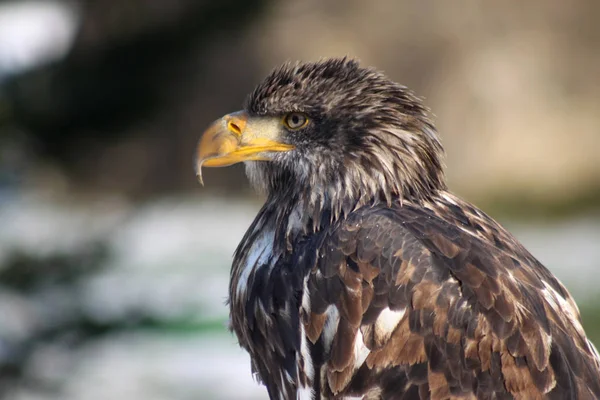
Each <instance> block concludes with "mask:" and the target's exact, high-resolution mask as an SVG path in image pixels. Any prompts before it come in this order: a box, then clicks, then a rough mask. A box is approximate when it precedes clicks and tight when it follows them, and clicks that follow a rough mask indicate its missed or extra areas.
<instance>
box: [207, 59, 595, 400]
mask: <svg viewBox="0 0 600 400" xmlns="http://www.w3.org/2000/svg"><path fill="white" fill-rule="evenodd" d="M442 156H443V149H442V145H441V144H440V139H439V137H438V134H437V132H436V129H435V127H434V125H433V123H432V121H431V119H430V117H429V115H428V110H427V109H426V108H425V107H424V106H423V104H422V102H421V101H420V99H419V98H417V97H415V96H414V95H413V94H412V93H411V92H410V91H409V90H408V89H407V88H405V87H403V86H400V85H398V84H396V83H394V82H392V81H391V80H389V79H388V78H386V77H385V76H384V75H383V74H381V73H379V72H377V71H375V70H373V69H370V68H363V67H361V66H359V64H358V63H357V62H356V61H354V60H349V59H345V58H344V59H328V60H323V61H320V62H315V63H296V64H290V63H288V64H285V65H283V66H281V67H279V68H277V69H275V70H274V71H273V72H272V73H271V74H270V75H268V76H267V78H266V79H265V80H264V81H263V82H262V83H260V84H259V85H258V86H257V87H256V89H255V90H254V91H253V92H252V93H251V94H250V95H249V96H248V98H247V100H246V102H245V105H244V109H243V111H239V112H236V113H233V114H229V115H226V116H224V117H223V118H221V119H219V120H217V121H216V122H215V123H214V124H213V125H212V126H211V127H210V128H208V129H207V131H206V132H205V133H204V134H203V135H202V137H201V139H200V142H199V145H198V148H197V172H198V174H199V176H200V171H201V167H221V166H227V165H231V164H234V163H238V162H242V161H243V162H244V163H245V166H246V172H247V175H248V177H249V180H250V182H251V184H252V185H253V186H254V187H255V188H257V189H258V190H259V191H260V192H263V193H264V194H265V196H266V202H265V204H264V206H263V207H262V208H261V210H260V212H259V213H258V215H257V216H256V218H255V220H254V222H253V223H252V225H251V226H250V228H249V229H248V231H247V232H246V234H245V236H244V237H243V239H242V241H241V243H240V244H239V247H238V248H237V250H236V252H235V254H234V260H233V266H232V269H231V276H230V278H231V279H230V286H229V306H230V327H231V329H232V330H233V331H234V332H235V334H236V335H237V338H238V339H239V343H240V345H241V346H242V347H243V348H244V349H246V350H247V351H248V353H249V354H250V358H251V364H252V370H253V372H254V373H255V375H256V377H257V378H258V379H259V380H260V381H261V382H263V383H264V385H265V386H266V388H267V391H268V394H269V397H270V398H271V399H344V398H345V399H355V398H356V399H360V398H362V399H475V398H477V399H546V398H547V399H598V398H600V358H599V357H598V353H597V351H596V350H595V348H594V346H593V345H592V343H591V342H590V341H589V340H588V339H587V337H586V334H585V332H584V330H583V328H582V324H581V319H580V316H579V311H578V308H577V305H576V304H575V302H574V300H573V298H572V297H571V296H570V295H569V293H568V292H567V290H566V289H565V287H564V286H563V285H562V284H561V283H560V282H559V281H558V280H557V279H556V278H555V277H554V276H553V275H552V273H550V271H548V270H547V269H546V268H545V267H544V266H543V265H542V264H540V262H538V261H537V260H536V259H535V258H534V257H533V256H532V255H531V254H530V253H529V252H528V251H527V250H526V249H525V248H524V247H523V246H522V245H521V244H520V243H519V242H518V241H517V240H516V239H515V238H514V237H513V236H512V235H511V234H510V233H509V232H508V231H506V230H505V229H504V228H503V227H502V226H500V225H499V224H498V223H497V222H496V221H494V220H493V219H492V218H490V217H489V216H487V215H486V214H485V213H483V212H482V211H481V210H479V209H477V208H476V207H475V206H473V205H471V204H469V203H468V202H465V201H463V200H461V199H460V198H458V197H457V196H455V195H454V194H452V193H451V192H449V191H448V189H447V187H446V183H445V178H444V172H443V161H442Z"/></svg>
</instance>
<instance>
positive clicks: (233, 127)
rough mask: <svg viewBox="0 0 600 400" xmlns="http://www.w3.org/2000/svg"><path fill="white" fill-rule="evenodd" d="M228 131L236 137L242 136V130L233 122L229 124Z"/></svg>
mask: <svg viewBox="0 0 600 400" xmlns="http://www.w3.org/2000/svg"><path fill="white" fill-rule="evenodd" d="M227 129H229V130H230V131H231V132H233V133H235V134H236V135H238V136H240V135H241V134H242V129H241V128H240V127H239V126H238V125H237V124H236V123H235V122H233V121H229V122H227Z"/></svg>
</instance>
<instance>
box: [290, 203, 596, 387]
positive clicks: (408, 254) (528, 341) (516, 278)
mask: <svg viewBox="0 0 600 400" xmlns="http://www.w3.org/2000/svg"><path fill="white" fill-rule="evenodd" d="M453 208H454V209H455V210H454V211H452V209H453ZM441 210H442V214H445V217H442V216H440V215H439V213H436V210H435V209H428V208H424V207H417V206H414V205H410V204H406V203H405V204H404V205H399V204H396V205H393V206H392V207H387V206H385V205H382V206H374V207H365V208H363V209H360V210H358V211H356V212H354V213H351V214H350V215H349V216H348V217H347V218H346V219H343V220H340V221H339V222H338V223H336V224H334V225H332V226H331V227H329V228H327V229H326V230H325V231H324V232H323V233H322V238H321V240H320V242H319V244H318V245H316V246H317V247H316V249H315V252H316V257H315V258H314V262H312V263H311V265H312V268H310V269H309V272H308V275H307V276H306V278H305V282H304V292H303V298H302V304H301V306H300V307H301V310H300V316H301V318H302V324H301V325H302V327H301V329H302V335H303V336H305V337H306V339H307V342H306V345H305V346H304V347H303V349H304V350H303V351H302V352H301V354H299V356H300V358H301V359H304V360H309V362H310V365H311V371H312V372H313V374H312V375H313V376H311V377H310V378H311V379H310V380H311V381H312V382H313V385H314V389H315V391H316V392H320V393H321V395H322V396H323V397H335V396H339V395H348V396H360V395H364V396H366V398H391V397H392V396H393V395H397V394H398V393H405V394H409V393H413V394H414V396H415V397H414V398H429V397H431V398H432V399H444V398H449V397H450V396H462V397H464V398H523V399H524V398H527V399H535V398H573V399H575V398H580V399H585V398H597V397H600V383H599V382H600V378H599V375H600V373H599V369H598V361H597V358H596V356H595V355H594V351H593V349H592V347H593V346H591V344H590V343H589V342H588V341H587V339H586V337H585V334H584V332H583V329H582V328H581V323H580V319H579V313H578V310H577V308H576V306H575V303H574V302H573V300H572V299H571V297H570V296H569V294H568V292H567V291H566V289H565V288H564V287H563V286H562V285H561V284H560V283H559V282H558V281H557V280H556V279H555V278H554V277H553V276H552V274H551V273H550V272H549V271H548V270H546V269H545V268H544V267H543V266H542V265H541V264H540V263H539V262H537V260H535V258H533V256H531V255H530V254H529V253H528V252H527V251H526V250H525V249H524V248H523V247H522V246H521V245H520V244H519V243H518V242H517V241H516V239H514V238H513V237H512V236H511V235H510V234H508V232H506V231H505V230H503V229H502V228H501V227H500V226H499V225H498V224H496V223H495V222H494V221H493V220H491V218H489V217H487V216H485V214H483V213H481V212H479V211H478V210H476V209H475V208H474V207H472V206H468V207H467V206H466V205H464V204H457V202H455V201H453V202H451V203H448V202H446V207H443V208H442V209H441ZM458 211H460V213H458ZM305 363H306V361H305ZM410 398H413V397H410Z"/></svg>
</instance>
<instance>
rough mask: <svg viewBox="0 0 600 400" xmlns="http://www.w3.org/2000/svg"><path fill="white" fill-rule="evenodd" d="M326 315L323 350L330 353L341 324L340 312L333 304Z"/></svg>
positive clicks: (322, 335)
mask: <svg viewBox="0 0 600 400" xmlns="http://www.w3.org/2000/svg"><path fill="white" fill-rule="evenodd" d="M325 314H326V315H327V319H326V320H325V326H324V327H323V333H322V334H321V337H322V338H323V348H324V350H325V352H329V350H330V349H331V343H332V342H333V337H334V336H335V333H336V332H337V328H338V324H339V322H340V312H339V311H338V309H337V307H336V306H334V305H333V304H332V305H330V306H329V307H327V310H326V311H325Z"/></svg>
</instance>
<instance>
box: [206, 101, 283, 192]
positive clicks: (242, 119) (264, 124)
mask: <svg viewBox="0 0 600 400" xmlns="http://www.w3.org/2000/svg"><path fill="white" fill-rule="evenodd" d="M280 132H281V130H280V121H279V120H278V119H275V118H268V117H264V118H262V117H259V118H252V119H251V118H249V116H248V114H247V113H246V112H245V111H238V112H235V113H232V114H228V115H225V116H224V117H222V118H221V119H218V120H216V121H215V122H213V124H212V125H211V126H210V127H209V128H208V129H207V130H206V131H204V133H203V134H202V137H201V138H200V141H199V143H198V148H197V152H196V175H197V176H198V180H199V181H200V183H201V184H202V185H203V184H204V183H203V182H202V167H227V166H229V165H232V164H236V163H239V162H242V161H265V160H270V157H269V153H270V152H283V151H290V150H292V149H293V148H294V146H292V145H290V144H287V143H282V142H281V141H279V140H278V138H279V134H280Z"/></svg>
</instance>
